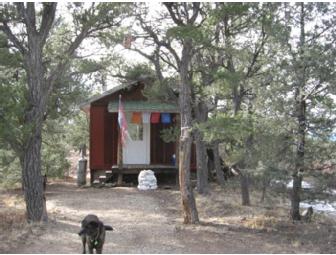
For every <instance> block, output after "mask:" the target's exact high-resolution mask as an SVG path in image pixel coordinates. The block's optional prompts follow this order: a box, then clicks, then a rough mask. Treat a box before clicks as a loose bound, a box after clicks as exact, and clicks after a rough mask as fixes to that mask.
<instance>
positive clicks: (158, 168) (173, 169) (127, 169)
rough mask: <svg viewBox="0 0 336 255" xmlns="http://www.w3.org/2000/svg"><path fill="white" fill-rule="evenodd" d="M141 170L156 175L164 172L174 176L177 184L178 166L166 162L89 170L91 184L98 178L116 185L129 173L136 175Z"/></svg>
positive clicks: (120, 183)
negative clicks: (149, 171)
mask: <svg viewBox="0 0 336 255" xmlns="http://www.w3.org/2000/svg"><path fill="white" fill-rule="evenodd" d="M142 170H152V171H153V172H154V173H155V175H156V176H158V175H161V174H165V175H171V176H174V178H175V182H176V184H178V167H177V166H174V165H167V164H124V165H122V166H121V167H119V166H118V165H112V167H111V169H109V170H95V171H91V184H92V183H93V181H94V180H97V181H98V180H99V182H100V183H105V182H113V181H112V180H115V179H117V181H115V182H116V183H117V185H122V184H123V179H124V177H125V176H126V177H127V176H129V175H138V174H139V173H140V171H142Z"/></svg>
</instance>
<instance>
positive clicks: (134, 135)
mask: <svg viewBox="0 0 336 255" xmlns="http://www.w3.org/2000/svg"><path fill="white" fill-rule="evenodd" d="M125 114H126V119H127V125H128V133H129V135H130V137H131V139H132V141H143V124H142V123H141V124H135V123H132V122H131V117H132V112H126V113H125Z"/></svg>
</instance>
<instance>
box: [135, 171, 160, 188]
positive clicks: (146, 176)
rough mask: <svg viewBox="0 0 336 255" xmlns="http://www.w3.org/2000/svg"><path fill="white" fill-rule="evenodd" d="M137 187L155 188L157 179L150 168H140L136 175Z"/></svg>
mask: <svg viewBox="0 0 336 255" xmlns="http://www.w3.org/2000/svg"><path fill="white" fill-rule="evenodd" d="M138 183H139V184H138V189H139V190H151V189H157V181H156V177H155V175H154V172H153V171H152V170H142V171H141V172H140V173H139V176H138Z"/></svg>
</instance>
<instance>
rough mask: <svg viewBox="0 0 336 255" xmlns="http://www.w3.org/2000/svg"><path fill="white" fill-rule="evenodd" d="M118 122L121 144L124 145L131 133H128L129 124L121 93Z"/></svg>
mask: <svg viewBox="0 0 336 255" xmlns="http://www.w3.org/2000/svg"><path fill="white" fill-rule="evenodd" d="M118 123H119V128H120V134H121V144H122V145H123V146H124V145H125V142H126V137H129V134H128V126H127V120H126V115H125V111H124V106H123V105H122V102H121V95H120V96H119V108H118Z"/></svg>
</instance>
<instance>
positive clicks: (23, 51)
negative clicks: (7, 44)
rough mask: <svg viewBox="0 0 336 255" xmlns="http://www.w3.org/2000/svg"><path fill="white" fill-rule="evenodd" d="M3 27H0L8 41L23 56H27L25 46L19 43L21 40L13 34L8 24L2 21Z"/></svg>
mask: <svg viewBox="0 0 336 255" xmlns="http://www.w3.org/2000/svg"><path fill="white" fill-rule="evenodd" d="M2 24H3V25H2V26H0V30H1V31H2V32H4V33H5V34H6V36H7V37H8V39H9V40H10V41H11V42H12V43H13V44H14V46H15V47H16V48H17V49H18V50H19V51H20V52H21V54H22V55H24V54H26V52H27V50H26V48H25V47H24V46H23V44H22V43H21V42H20V41H19V39H18V38H17V37H16V36H15V35H14V34H13V32H12V30H11V29H10V28H9V26H8V24H7V22H5V21H2Z"/></svg>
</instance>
